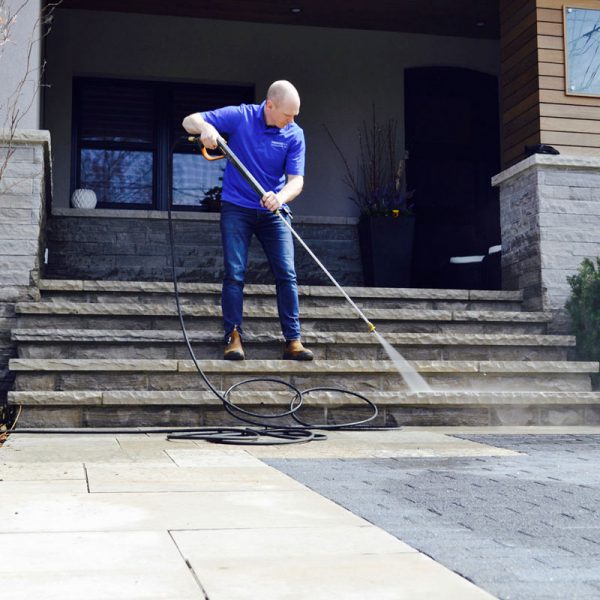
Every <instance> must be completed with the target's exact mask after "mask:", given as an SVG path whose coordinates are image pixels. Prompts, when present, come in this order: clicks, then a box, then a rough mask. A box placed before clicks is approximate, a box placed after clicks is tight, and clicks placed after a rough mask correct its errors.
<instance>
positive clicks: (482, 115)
mask: <svg viewBox="0 0 600 600" xmlns="http://www.w3.org/2000/svg"><path fill="white" fill-rule="evenodd" d="M404 83H405V132H406V149H407V151H408V161H407V178H408V179H407V181H408V187H409V189H414V190H416V192H415V201H416V214H417V218H416V228H415V245H414V255H413V277H412V282H413V286H414V287H434V288H436V287H438V288H439V287H451V285H449V283H448V279H447V274H448V269H447V265H448V261H449V259H450V258H451V257H453V256H470V255H481V254H486V253H487V250H488V248H489V247H490V246H493V245H496V244H499V243H500V211H499V205H498V192H497V190H496V189H495V188H492V187H491V185H490V178H491V177H492V176H493V175H495V174H496V173H498V172H499V171H500V149H499V119H498V84H497V79H496V78H495V77H493V76H491V75H487V74H484V73H478V72H476V71H471V70H467V69H458V68H452V67H425V68H415V69H407V70H406V71H405V81H404Z"/></svg>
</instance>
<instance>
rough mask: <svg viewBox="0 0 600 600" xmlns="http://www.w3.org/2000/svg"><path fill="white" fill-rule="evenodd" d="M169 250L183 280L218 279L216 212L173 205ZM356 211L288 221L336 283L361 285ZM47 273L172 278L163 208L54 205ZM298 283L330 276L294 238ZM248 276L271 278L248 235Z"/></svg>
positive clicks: (265, 280)
mask: <svg viewBox="0 0 600 600" xmlns="http://www.w3.org/2000/svg"><path fill="white" fill-rule="evenodd" d="M174 219H175V223H174V231H175V235H174V238H175V257H176V266H177V275H178V278H179V279H180V280H181V281H196V282H219V281H221V280H222V277H223V270H222V256H221V254H222V253H221V234H220V230H219V215H218V214H217V213H192V212H188V213H175V214H174ZM356 221H357V220H356V219H354V218H346V217H339V218H338V217H301V216H299V217H296V218H294V220H293V223H292V224H293V226H294V228H295V229H296V231H297V232H298V234H299V235H300V236H301V237H302V239H303V240H304V241H305V242H306V243H307V245H308V246H309V248H311V250H312V251H313V252H314V253H315V254H316V255H317V256H318V257H319V259H320V260H321V261H322V262H323V264H324V265H325V266H326V267H327V268H328V269H329V270H330V271H331V273H332V274H333V276H334V277H335V278H336V279H337V280H338V281H339V282H340V284H342V285H362V283H363V275H362V267H361V261H360V250H359V244H358V232H357V227H356ZM46 234H47V246H48V264H47V265H46V267H45V271H44V273H45V276H46V277H51V278H58V279H118V280H130V281H168V280H170V279H171V262H170V247H169V237H168V222H167V219H166V214H165V213H164V212H158V211H136V210H105V209H95V210H77V209H56V210H54V211H53V215H52V216H51V217H50V218H49V219H48V226H47V228H46ZM296 267H297V273H298V282H299V283H300V284H312V285H314V284H329V283H330V281H329V279H328V278H327V276H326V275H325V274H324V273H323V272H322V271H321V269H320V268H319V267H318V266H317V264H316V263H315V262H314V260H313V259H312V258H311V257H310V256H309V255H308V253H307V252H306V251H305V250H304V249H303V248H302V247H301V246H300V245H299V244H298V243H296ZM247 282H248V283H272V282H273V277H272V275H271V273H270V271H269V266H268V263H267V259H266V257H265V254H264V252H263V250H262V248H261V247H260V244H259V243H258V242H257V240H256V239H253V242H252V246H251V250H250V256H249V260H248V272H247Z"/></svg>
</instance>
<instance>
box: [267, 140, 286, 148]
mask: <svg viewBox="0 0 600 600" xmlns="http://www.w3.org/2000/svg"><path fill="white" fill-rule="evenodd" d="M271 146H275V147H276V148H284V149H287V144H286V143H285V142H276V141H272V142H271Z"/></svg>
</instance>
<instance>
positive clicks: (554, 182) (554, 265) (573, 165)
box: [492, 154, 600, 331]
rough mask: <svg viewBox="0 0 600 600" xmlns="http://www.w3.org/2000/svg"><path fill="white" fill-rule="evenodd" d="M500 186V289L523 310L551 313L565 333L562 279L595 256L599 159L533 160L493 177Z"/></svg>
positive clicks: (599, 235) (599, 238)
mask: <svg viewBox="0 0 600 600" xmlns="http://www.w3.org/2000/svg"><path fill="white" fill-rule="evenodd" d="M492 184H493V185H497V186H499V187H500V220H501V230H502V286H503V288H504V289H520V290H523V292H524V307H525V308H527V309H534V310H553V311H555V314H556V319H555V323H554V328H553V329H554V330H555V331H565V330H566V329H568V318H567V314H566V311H565V302H566V301H567V299H568V298H569V295H570V292H571V290H570V286H569V284H568V282H567V277H568V276H569V275H572V274H574V273H576V272H577V269H578V267H579V265H580V264H581V262H582V261H583V259H584V258H586V257H587V258H591V259H595V257H597V256H600V158H596V157H589V158H586V157H573V156H552V155H541V154H536V155H533V156H531V157H529V158H527V159H525V160H524V161H521V162H520V163H518V164H517V165H514V166H513V167H511V168H510V169H507V170H506V171H504V172H502V173H500V174H499V175H496V176H495V177H494V178H493V179H492Z"/></svg>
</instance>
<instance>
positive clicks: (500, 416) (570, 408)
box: [8, 390, 600, 428]
mask: <svg viewBox="0 0 600 600" xmlns="http://www.w3.org/2000/svg"><path fill="white" fill-rule="evenodd" d="M362 393H364V395H365V396H366V397H368V398H369V399H370V400H371V401H372V402H374V403H375V404H376V405H377V406H378V409H379V415H378V417H377V419H376V420H375V421H374V423H375V424H379V425H388V426H395V425H420V426H432V425H480V426H481V425H581V424H585V423H589V422H597V421H598V419H599V418H600V392H556V391H543V392H542V391H519V392H493V393H490V392H482V391H463V392H452V391H444V392H440V391H436V392H428V393H422V392H421V393H410V392H399V391H394V392H385V391H373V390H365V391H362ZM231 400H233V401H234V402H235V403H236V404H237V405H239V406H241V407H244V408H249V409H252V410H259V409H258V406H260V407H262V410H264V411H267V412H271V413H275V412H282V411H283V409H284V408H285V407H286V406H288V405H289V401H290V394H289V393H285V392H270V391H262V392H260V395H259V397H258V398H257V396H256V393H255V392H246V391H240V392H236V393H235V396H233V395H232V397H231ZM8 401H9V403H10V404H16V405H20V406H21V407H22V414H21V417H20V419H19V427H21V428H27V427H54V428H56V427H131V426H143V425H146V426H162V427H177V426H192V427H193V426H201V425H215V424H219V425H223V424H233V425H239V424H240V422H239V421H237V420H235V419H234V418H232V417H231V416H229V415H228V414H227V413H226V412H225V411H224V410H223V409H222V405H221V401H220V400H219V399H218V398H217V397H216V396H215V395H214V394H212V393H211V392H208V391H196V390H183V391H173V390H169V391H156V390H153V391H138V390H104V391H103V390H98V391H79V390H78V391H13V392H10V393H9V396H8ZM368 414H369V409H368V408H366V407H365V406H364V404H361V402H359V401H358V400H357V399H355V398H353V397H352V396H348V395H343V394H339V393H333V392H319V393H314V394H307V395H306V396H305V397H304V406H303V407H302V408H301V409H300V411H299V412H298V416H299V417H300V418H301V419H302V420H310V421H311V422H312V423H317V424H320V423H330V424H333V423H340V422H343V421H346V422H347V421H349V420H358V419H360V418H365V417H366V416H367V415H368ZM280 421H281V420H280Z"/></svg>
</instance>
